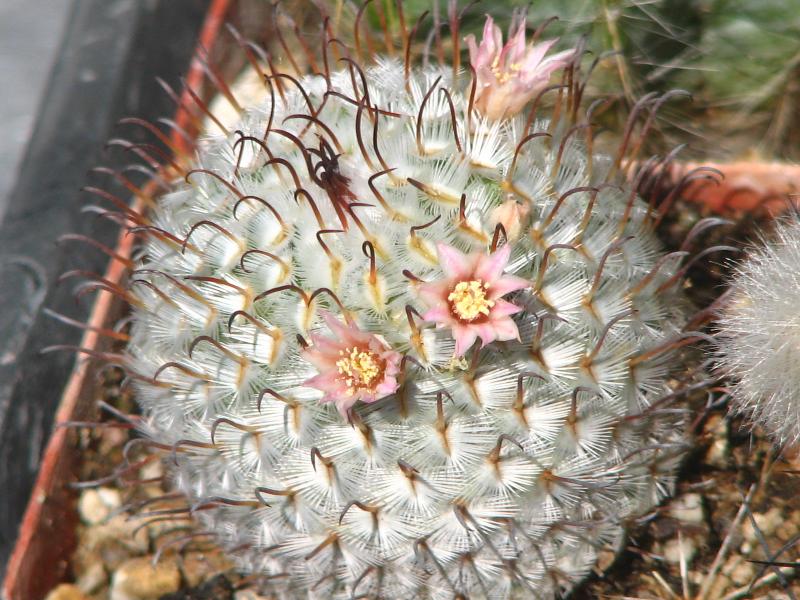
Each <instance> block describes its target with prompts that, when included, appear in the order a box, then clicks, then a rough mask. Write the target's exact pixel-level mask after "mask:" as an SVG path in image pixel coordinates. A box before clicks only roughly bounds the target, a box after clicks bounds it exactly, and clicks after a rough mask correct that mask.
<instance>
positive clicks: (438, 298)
mask: <svg viewBox="0 0 800 600" xmlns="http://www.w3.org/2000/svg"><path fill="white" fill-rule="evenodd" d="M437 249H438V252H439V264H440V265H441V267H442V271H444V274H445V277H444V279H441V280H439V281H432V282H430V283H423V284H422V285H420V286H419V292H420V295H421V296H422V299H423V300H424V301H425V302H426V303H427V304H428V305H429V306H430V308H429V310H428V311H427V312H425V314H423V315H422V317H423V318H424V319H425V320H426V321H432V322H434V323H436V325H437V326H438V327H449V328H450V331H451V332H452V334H453V339H454V340H455V342H456V347H455V356H456V357H460V356H463V355H464V354H465V353H466V351H467V350H469V348H470V347H471V346H472V344H473V343H474V342H475V340H476V339H477V338H481V342H483V344H484V345H486V344H489V343H491V342H493V341H495V340H499V341H505V340H513V339H515V338H517V337H519V331H518V330H517V325H516V323H514V321H513V319H511V315H513V314H515V313H518V312H519V311H521V310H522V309H521V308H520V307H519V306H517V305H516V304H512V303H511V302H507V301H505V300H503V299H502V297H503V296H505V295H506V294H509V293H511V292H515V291H517V290H521V289H523V288H526V287H528V281H527V280H525V279H522V278H520V277H515V276H514V275H506V274H505V273H503V270H504V269H505V268H506V265H507V264H508V259H509V257H510V256H511V246H510V245H509V244H505V245H503V246H502V247H500V248H498V249H497V250H495V251H494V252H493V253H492V254H488V255H487V254H485V253H483V252H473V253H472V254H462V253H461V252H459V251H458V250H456V249H455V248H453V247H451V246H448V245H447V244H439V245H438V247H437Z"/></svg>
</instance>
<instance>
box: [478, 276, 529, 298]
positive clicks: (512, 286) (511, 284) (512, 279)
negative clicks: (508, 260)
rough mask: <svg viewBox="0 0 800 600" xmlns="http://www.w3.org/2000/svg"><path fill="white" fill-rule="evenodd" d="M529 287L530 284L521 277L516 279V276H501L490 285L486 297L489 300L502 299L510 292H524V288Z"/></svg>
mask: <svg viewBox="0 0 800 600" xmlns="http://www.w3.org/2000/svg"><path fill="white" fill-rule="evenodd" d="M530 285H531V282H530V281H528V280H527V279H523V278H522V277H517V276H516V275H503V276H502V277H500V278H499V279H495V280H494V281H492V282H491V283H490V285H489V290H488V291H489V294H488V296H489V298H490V299H491V300H497V299H498V298H502V297H503V296H505V295H506V294H510V293H511V292H516V291H517V290H524V289H525V288H526V287H530Z"/></svg>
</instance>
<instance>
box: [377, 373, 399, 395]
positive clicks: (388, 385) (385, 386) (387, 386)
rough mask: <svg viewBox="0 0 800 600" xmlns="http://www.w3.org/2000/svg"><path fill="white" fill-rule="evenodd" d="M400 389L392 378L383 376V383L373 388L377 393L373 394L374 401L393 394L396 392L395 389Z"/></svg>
mask: <svg viewBox="0 0 800 600" xmlns="http://www.w3.org/2000/svg"><path fill="white" fill-rule="evenodd" d="M399 387H400V384H398V383H397V379H396V378H394V377H388V376H384V378H383V382H381V384H380V385H379V386H378V387H376V388H375V391H376V392H377V393H376V394H375V400H378V399H379V398H385V397H386V396H388V395H389V394H394V393H395V392H396V391H397V388H399Z"/></svg>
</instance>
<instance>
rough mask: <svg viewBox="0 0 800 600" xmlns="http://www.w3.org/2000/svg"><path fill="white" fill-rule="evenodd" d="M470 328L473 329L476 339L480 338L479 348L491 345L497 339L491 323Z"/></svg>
mask: <svg viewBox="0 0 800 600" xmlns="http://www.w3.org/2000/svg"><path fill="white" fill-rule="evenodd" d="M472 327H474V328H475V331H476V333H477V334H478V337H480V338H481V348H483V347H484V346H485V345H486V344H491V343H492V342H493V341H495V340H496V339H497V331H496V330H495V327H494V324H493V323H491V322H489V323H481V324H480V325H473V326H472Z"/></svg>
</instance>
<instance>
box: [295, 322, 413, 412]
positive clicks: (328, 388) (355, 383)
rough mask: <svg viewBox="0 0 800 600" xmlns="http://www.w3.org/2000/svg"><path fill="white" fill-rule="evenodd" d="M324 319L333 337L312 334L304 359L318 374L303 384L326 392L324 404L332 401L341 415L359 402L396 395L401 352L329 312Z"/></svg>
mask: <svg viewBox="0 0 800 600" xmlns="http://www.w3.org/2000/svg"><path fill="white" fill-rule="evenodd" d="M322 316H323V319H324V320H325V324H326V325H327V326H328V329H329V330H330V331H331V332H332V333H333V337H327V336H322V335H319V334H318V333H312V334H311V345H310V346H309V347H308V348H306V349H304V350H303V358H305V359H306V360H307V361H308V362H309V363H311V364H312V365H314V367H316V369H317V371H318V374H317V375H315V376H314V377H312V378H310V379H308V380H307V381H305V383H304V385H306V386H308V387H313V388H316V389H318V390H321V391H322V392H324V395H323V397H322V402H333V403H334V404H336V407H337V408H338V409H339V412H340V413H341V414H342V415H346V414H347V413H348V411H349V410H350V409H351V408H352V407H353V405H354V404H355V403H356V402H359V401H360V402H375V401H376V400H380V399H381V398H385V397H386V396H388V395H390V394H392V393H394V391H395V390H397V388H398V387H399V384H398V382H397V376H398V375H399V374H400V361H401V360H402V358H403V357H402V356H401V355H400V353H399V352H395V351H394V350H392V349H391V348H390V347H389V346H388V345H387V344H386V342H384V341H383V340H382V339H381V338H379V337H378V336H376V335H375V334H372V333H369V332H368V331H362V330H361V329H359V327H358V326H357V325H356V324H355V322H353V321H348V322H347V323H346V324H345V323H342V322H341V321H339V320H338V319H337V318H336V317H334V316H333V315H332V314H330V313H327V312H325V313H323V315H322Z"/></svg>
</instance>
